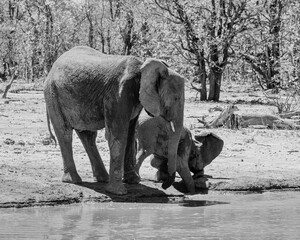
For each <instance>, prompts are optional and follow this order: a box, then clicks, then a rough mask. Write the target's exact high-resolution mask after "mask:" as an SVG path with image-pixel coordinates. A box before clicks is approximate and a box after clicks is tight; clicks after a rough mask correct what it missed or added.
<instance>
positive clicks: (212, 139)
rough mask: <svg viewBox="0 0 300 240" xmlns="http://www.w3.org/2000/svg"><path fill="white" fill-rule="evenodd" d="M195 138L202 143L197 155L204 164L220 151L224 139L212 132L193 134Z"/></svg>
mask: <svg viewBox="0 0 300 240" xmlns="http://www.w3.org/2000/svg"><path fill="white" fill-rule="evenodd" d="M195 139H196V140H197V141H198V142H200V143H202V146H201V147H200V148H199V157H200V159H201V160H202V161H203V162H204V164H205V166H207V165H208V164H210V163H211V162H212V160H214V159H215V158H216V157H217V156H218V155H219V154H220V153H221V151H222V149H223V145H224V141H223V140H222V139H221V138H219V137H218V136H217V135H215V134H213V133H207V132H204V133H201V134H200V135H195Z"/></svg>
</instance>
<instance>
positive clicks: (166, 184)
mask: <svg viewBox="0 0 300 240" xmlns="http://www.w3.org/2000/svg"><path fill="white" fill-rule="evenodd" d="M175 176H176V172H174V173H173V174H172V175H171V176H170V175H169V176H168V179H166V180H165V181H164V182H163V184H162V185H161V187H162V188H163V189H165V190H166V189H167V188H169V187H171V185H172V184H173V183H174V181H175Z"/></svg>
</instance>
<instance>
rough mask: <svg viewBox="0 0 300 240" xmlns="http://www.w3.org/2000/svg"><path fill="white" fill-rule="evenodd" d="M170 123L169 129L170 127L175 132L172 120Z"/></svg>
mask: <svg viewBox="0 0 300 240" xmlns="http://www.w3.org/2000/svg"><path fill="white" fill-rule="evenodd" d="M170 125H171V129H172V131H173V132H175V127H174V123H173V122H172V121H171V122H170Z"/></svg>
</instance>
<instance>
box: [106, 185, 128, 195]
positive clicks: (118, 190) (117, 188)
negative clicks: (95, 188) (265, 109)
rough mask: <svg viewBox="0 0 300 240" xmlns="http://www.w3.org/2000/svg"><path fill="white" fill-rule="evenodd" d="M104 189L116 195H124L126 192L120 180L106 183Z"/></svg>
mask: <svg viewBox="0 0 300 240" xmlns="http://www.w3.org/2000/svg"><path fill="white" fill-rule="evenodd" d="M105 190H106V191H107V192H109V193H113V194H116V195H125V194H127V189H126V188H125V186H124V184H123V183H122V182H120V183H119V182H115V183H108V184H107V186H106V187H105Z"/></svg>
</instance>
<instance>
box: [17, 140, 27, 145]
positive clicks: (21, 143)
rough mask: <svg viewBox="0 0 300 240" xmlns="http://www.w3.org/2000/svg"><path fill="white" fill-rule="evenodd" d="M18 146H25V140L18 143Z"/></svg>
mask: <svg viewBox="0 0 300 240" xmlns="http://www.w3.org/2000/svg"><path fill="white" fill-rule="evenodd" d="M17 145H21V146H25V142H24V141H23V140H20V141H18V142H17Z"/></svg>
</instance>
